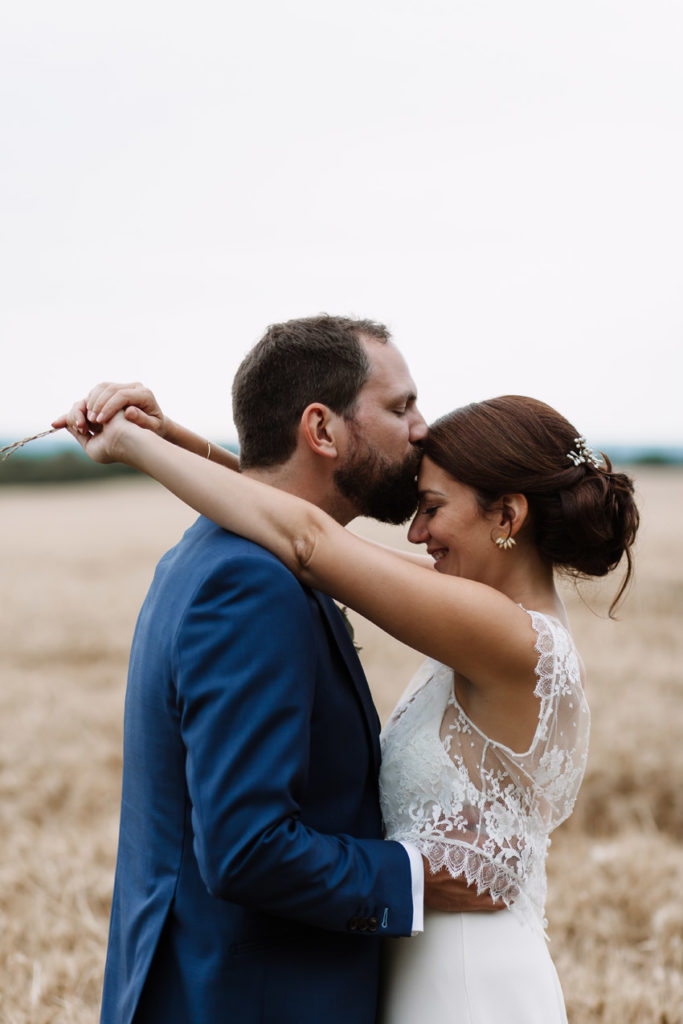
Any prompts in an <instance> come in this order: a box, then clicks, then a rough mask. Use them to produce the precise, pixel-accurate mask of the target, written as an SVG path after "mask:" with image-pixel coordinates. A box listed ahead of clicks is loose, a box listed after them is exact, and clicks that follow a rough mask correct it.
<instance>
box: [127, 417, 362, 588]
mask: <svg viewBox="0 0 683 1024" xmlns="http://www.w3.org/2000/svg"><path fill="white" fill-rule="evenodd" d="M114 429H115V430H116V435H115V439H114V440H113V441H112V443H111V456H112V458H113V459H114V460H115V461H118V462H125V463H126V464H127V465H129V466H132V467H133V468H134V469H137V470H139V471H140V472H142V473H145V474H146V475H147V476H150V477H152V478H153V479H155V480H157V481H158V482H159V483H160V484H163V486H164V487H166V488H167V489H168V490H170V491H172V492H173V494H175V495H176V496H177V497H178V498H180V499H181V501H184V502H185V503H186V504H188V505H190V506H191V507H192V508H194V509H195V510H196V511H197V512H199V513H201V514H202V515H205V516H207V518H209V519H212V520H213V521H214V522H215V523H217V524H218V525H219V526H222V527H223V528H224V529H226V530H231V531H233V532H234V533H238V534H240V535H241V536H243V537H246V538H247V539H248V540H253V541H254V542H255V543H256V544H260V545H262V546H263V547H266V548H268V549H269V550H270V551H272V552H273V554H274V555H276V556H277V557H278V558H279V559H280V560H281V561H282V562H284V564H285V565H286V566H287V567H288V568H289V569H290V570H291V571H292V572H294V573H295V574H296V575H297V576H298V577H299V578H302V579H304V578H305V576H306V563H307V562H308V560H309V558H310V553H311V552H312V550H313V549H314V548H315V538H316V537H317V536H318V535H319V533H320V531H321V530H322V529H323V528H324V525H327V523H326V521H327V520H329V523H330V524H331V525H332V526H333V527H334V528H336V529H338V530H341V529H342V527H339V526H337V524H334V523H333V522H332V520H331V519H330V517H329V516H327V515H326V514H325V513H324V512H322V511H321V510H320V509H318V508H317V507H316V506H315V505H312V504H310V503H309V502H307V501H304V500H303V499H301V498H297V497H296V496H295V495H293V494H288V493H287V492H286V491H282V490H279V489H277V488H274V487H270V486H268V485H267V484H263V483H260V482H259V481H258V480H254V479H252V478H251V477H249V476H244V475H243V474H240V473H229V474H228V473H226V471H225V466H223V465H218V464H216V463H214V462H213V461H208V460H207V459H206V458H205V453H201V457H200V458H197V454H195V453H194V452H193V451H192V450H191V449H188V448H186V447H185V446H184V445H183V446H179V445H178V444H177V443H175V442H174V441H172V439H171V438H169V439H168V440H165V439H164V438H162V437H160V436H159V435H158V434H155V433H154V432H153V431H149V430H140V429H139V428H138V427H133V426H128V425H127V424H125V423H120V424H119V426H118V429H116V428H114ZM194 436H195V437H196V436H197V435H194Z"/></svg>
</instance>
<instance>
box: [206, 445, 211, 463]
mask: <svg viewBox="0 0 683 1024" xmlns="http://www.w3.org/2000/svg"><path fill="white" fill-rule="evenodd" d="M207 444H208V446H209V448H208V451H207V453H206V457H207V459H209V460H210V459H211V442H210V441H207Z"/></svg>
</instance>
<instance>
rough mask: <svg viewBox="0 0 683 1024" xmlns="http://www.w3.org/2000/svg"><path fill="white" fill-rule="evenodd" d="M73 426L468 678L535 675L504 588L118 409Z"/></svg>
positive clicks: (98, 452) (519, 616)
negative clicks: (415, 556)
mask: <svg viewBox="0 0 683 1024" xmlns="http://www.w3.org/2000/svg"><path fill="white" fill-rule="evenodd" d="M72 433H74V436H75V437H76V438H77V440H78V441H79V442H80V444H81V445H82V447H83V448H84V449H85V450H86V452H87V453H88V455H90V457H91V458H93V459H94V460H95V461H98V462H125V463H126V464H128V465H129V466H132V467H134V468H135V469H138V470H140V471H141V472H143V473H146V474H147V475H148V476H151V477H153V478H154V479H155V480H158V481H159V483H161V484H163V485H164V486H165V487H166V488H168V489H169V490H170V491H172V492H173V493H174V494H176V495H177V496H178V497H179V498H180V499H181V500H183V501H185V502H186V503H187V504H188V505H190V506H191V507H192V508H194V509H196V510H197V511H198V512H200V513H202V514H203V515H205V516H207V517H208V518H209V519H212V520H213V521H214V522H216V523H218V524H219V525H220V526H222V527H224V528H225V529H228V530H231V531H233V532H234V533H238V534H240V535H242V536H244V537H246V538H248V539H249V540H252V541H254V542H256V543H257V544H260V545H261V546H263V547H265V548H268V549H269V550H270V551H272V552H273V554H275V555H276V556H277V557H278V558H279V559H280V560H281V561H282V562H284V564H285V565H286V566H287V567H288V568H289V569H290V570H291V571H292V572H293V573H294V574H295V575H296V576H297V577H298V578H299V579H300V580H301V581H302V583H304V584H306V585H308V586H311V587H315V588H317V589H319V590H323V591H325V592H326V593H328V594H331V595H332V596H333V597H335V598H337V599H338V600H340V601H341V602H343V603H344V604H346V605H348V606H349V607H351V608H353V609H354V610H355V611H357V612H359V613H360V614H361V615H363V616H365V617H366V618H368V619H370V620H371V621H373V622H375V623H376V624H377V625H378V626H380V627H381V628H382V629H384V630H386V632H388V633H390V634H391V635H393V636H395V637H396V638H397V639H399V640H401V641H402V642H403V643H406V644H408V645H409V646H411V647H414V648H415V649H417V650H419V651H422V652H423V653H424V654H426V655H428V656H430V657H433V658H436V659H437V660H439V661H441V662H443V663H445V664H447V665H450V666H451V667H452V668H454V669H455V670H456V671H458V672H460V673H462V674H463V675H464V676H466V677H467V678H468V679H470V680H473V681H477V682H479V683H481V684H484V685H485V684H486V682H487V681H488V680H490V681H491V682H496V681H497V680H499V679H500V677H501V675H504V676H505V677H506V678H508V679H510V678H511V676H512V677H514V676H515V675H516V674H519V675H520V677H524V678H526V679H527V680H528V676H529V673H530V672H532V671H533V666H534V665H535V660H536V656H535V653H534V650H533V637H532V633H531V630H530V629H528V628H526V627H527V624H528V616H527V615H526V613H525V612H523V611H522V609H521V608H520V607H519V606H518V605H517V604H515V603H514V602H513V601H512V600H511V599H510V598H508V597H506V596H505V595H504V594H502V593H500V592H499V591H497V590H494V589H493V588H491V587H488V586H485V585H484V584H481V583H476V582H473V581H471V580H467V579H461V578H458V577H454V576H445V575H442V574H439V573H437V572H435V571H434V569H427V568H425V567H424V565H422V564H414V563H413V562H411V561H410V560H406V559H404V558H402V557H400V555H398V554H397V553H395V552H393V551H391V550H390V549H386V548H383V547H381V546H379V545H376V544H373V543H371V542H369V541H366V540H363V539H362V538H360V537H357V536H356V535H354V534H353V533H351V532H350V531H349V530H347V529H345V528H344V527H342V526H340V525H339V524H338V523H337V522H335V520H334V519H332V517H331V516H329V515H327V513H325V512H323V511H322V510H321V509H319V508H318V507H317V506H315V505H313V504H311V503H310V502H308V501H305V500H303V499H302V498H298V497H296V496H295V495H293V494H289V493H288V492H286V491H283V490H280V489H279V488H274V487H271V486H269V485H268V484H265V483H262V482H260V481H258V480H254V479H253V478H251V477H249V476H245V475H242V474H237V473H234V474H233V473H230V474H227V473H226V472H225V469H224V468H223V467H221V466H218V465H215V464H213V463H211V462H208V461H207V460H206V459H203V458H197V456H196V455H194V454H192V453H191V452H188V451H185V450H183V449H181V448H178V447H177V446H174V445H173V444H170V443H169V442H167V441H165V440H164V439H163V438H161V437H159V436H158V435H157V434H155V433H153V432H152V431H149V430H140V429H139V428H138V427H136V426H135V425H134V424H132V423H130V422H128V421H127V420H126V419H125V418H124V417H123V415H122V414H121V413H118V414H117V415H116V416H115V417H114V419H113V420H112V421H111V422H110V423H109V424H107V425H106V426H105V427H104V429H103V430H102V431H101V432H99V433H96V434H93V435H83V434H79V433H76V432H75V431H74V430H72ZM521 626H522V627H524V628H520V627H521Z"/></svg>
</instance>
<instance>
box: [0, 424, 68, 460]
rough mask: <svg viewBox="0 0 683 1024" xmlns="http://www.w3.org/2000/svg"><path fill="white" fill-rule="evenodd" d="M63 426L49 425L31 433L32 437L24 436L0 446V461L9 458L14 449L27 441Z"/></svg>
mask: <svg viewBox="0 0 683 1024" xmlns="http://www.w3.org/2000/svg"><path fill="white" fill-rule="evenodd" d="M63 429H64V428H63V427H51V428H50V429H49V430H43V431H42V433H40V434H33V436H32V437H25V438H23V440H21V441H14V443H13V444H7V445H5V447H4V448H0V462H4V461H5V459H9V457H10V455H14V453H15V452H16V451H18V450H19V449H20V448H23V447H24V445H25V444H28V443H29V441H37V440H38V438H39V437H47V436H48V434H54V433H56V432H57V431H58V430H63Z"/></svg>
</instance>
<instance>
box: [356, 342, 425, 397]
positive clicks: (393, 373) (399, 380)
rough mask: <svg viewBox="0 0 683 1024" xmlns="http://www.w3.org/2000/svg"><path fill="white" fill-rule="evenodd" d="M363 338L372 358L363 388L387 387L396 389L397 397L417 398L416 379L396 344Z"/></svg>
mask: <svg viewBox="0 0 683 1024" xmlns="http://www.w3.org/2000/svg"><path fill="white" fill-rule="evenodd" d="M361 340H362V341H363V343H364V345H365V348H366V351H367V353H368V357H369V359H370V376H369V377H368V379H367V381H366V382H365V384H364V385H363V390H365V389H366V388H368V389H374V388H387V389H391V390H392V391H395V392H396V396H397V397H403V398H406V399H408V398H416V397H417V388H416V386H415V381H414V380H413V378H412V377H411V375H410V370H409V369H408V365H407V363H406V361H405V359H404V358H403V356H402V355H401V353H400V351H399V350H398V349H397V348H396V346H395V345H394V344H392V342H390V341H379V340H375V339H373V338H367V336H362V335H361Z"/></svg>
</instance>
